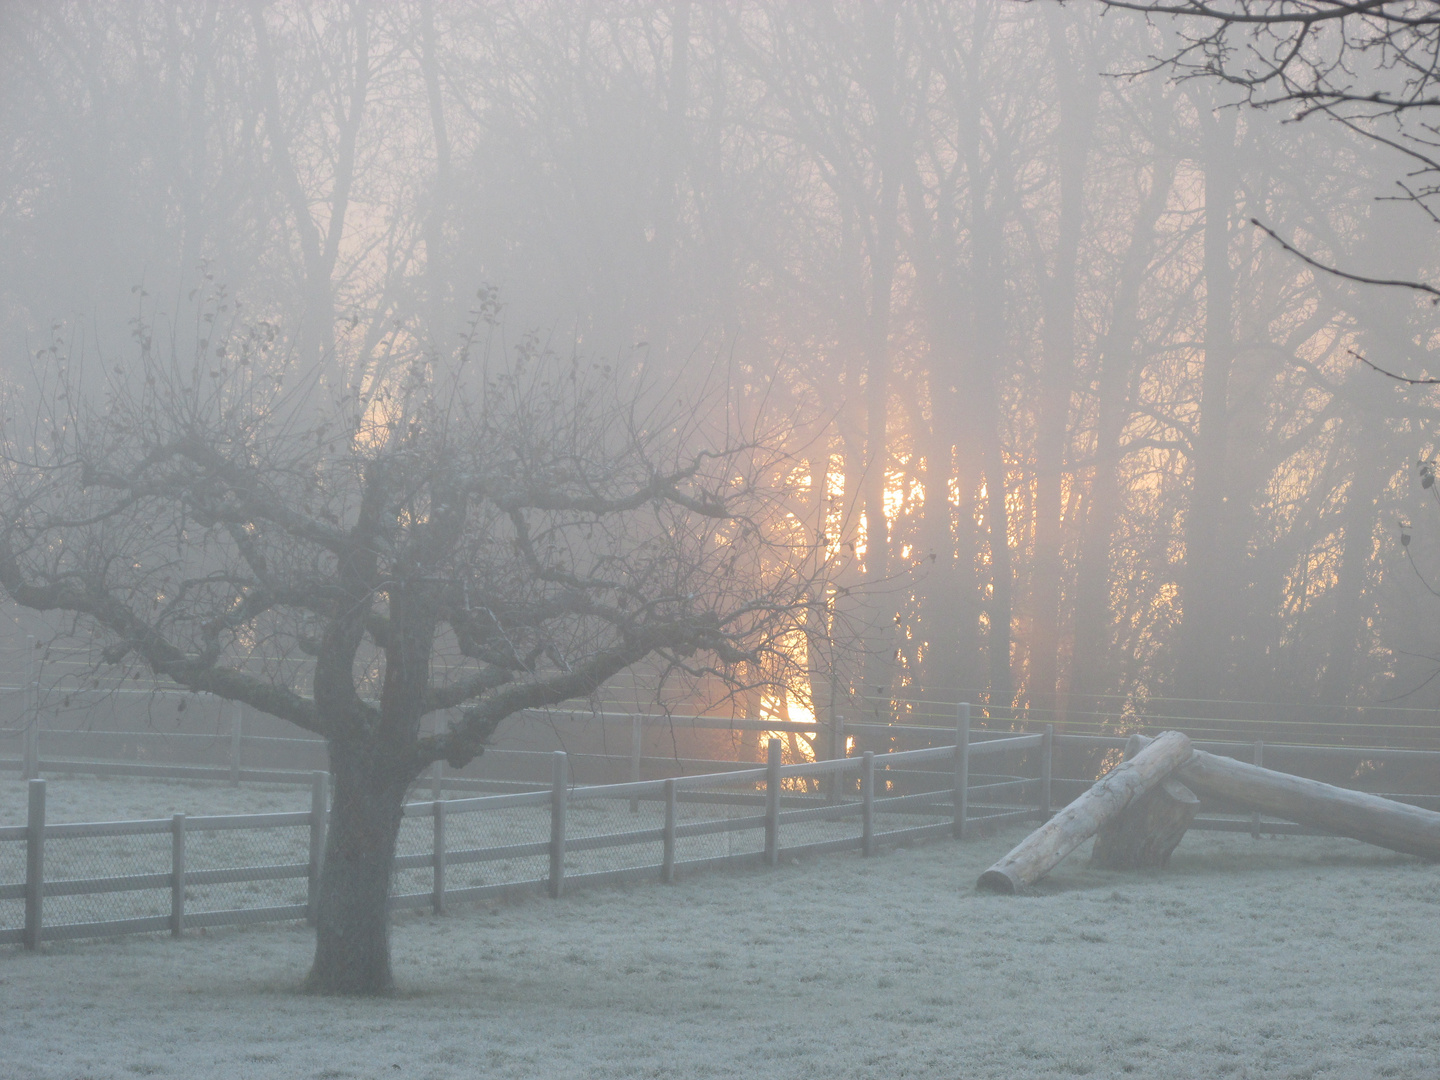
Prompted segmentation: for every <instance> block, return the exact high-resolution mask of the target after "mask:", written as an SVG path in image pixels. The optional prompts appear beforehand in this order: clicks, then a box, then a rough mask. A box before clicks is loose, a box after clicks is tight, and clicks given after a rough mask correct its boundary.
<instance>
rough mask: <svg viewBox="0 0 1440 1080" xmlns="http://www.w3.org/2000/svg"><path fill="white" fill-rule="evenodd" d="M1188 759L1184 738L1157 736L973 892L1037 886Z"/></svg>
mask: <svg viewBox="0 0 1440 1080" xmlns="http://www.w3.org/2000/svg"><path fill="white" fill-rule="evenodd" d="M1190 753H1191V751H1190V740H1189V738H1188V737H1186V736H1185V735H1184V734H1183V733H1182V732H1179V731H1167V732H1165V733H1164V734H1163V735H1160V736H1159V737H1158V738H1156V739H1155V740H1154V741H1153V742H1151V743H1150V744H1149V745H1148V746H1146V747H1145V748H1144V749H1143V750H1141V751H1140V752H1139V753H1138V754H1136V755H1135V757H1133V758H1131V759H1130V760H1128V761H1122V762H1121V763H1120V764H1119V765H1117V766H1115V768H1113V769H1111V770H1110V771H1109V772H1108V773H1106V774H1105V775H1104V776H1103V777H1101V778H1100V779H1099V780H1097V781H1096V782H1095V784H1094V786H1092V787H1091V788H1090V790H1089V791H1087V792H1085V794H1083V795H1081V796H1080V797H1079V798H1078V799H1076V800H1075V801H1074V802H1072V803H1071V804H1070V805H1069V806H1067V807H1065V809H1064V810H1061V811H1060V812H1059V813H1058V814H1056V815H1055V816H1054V817H1053V818H1051V819H1050V820H1049V821H1048V822H1047V823H1046V824H1044V825H1042V826H1041V827H1040V828H1038V829H1036V830H1035V831H1034V832H1033V833H1031V834H1030V835H1029V836H1028V837H1026V838H1025V840H1024V841H1022V842H1021V843H1020V845H1019V846H1018V847H1016V848H1015V850H1013V851H1011V852H1010V853H1009V854H1008V855H1006V856H1005V857H1004V858H1003V859H1001V860H1000V861H999V862H997V863H996V864H995V865H994V866H992V867H990V869H989V870H986V871H985V873H983V874H981V875H980V880H979V881H978V882H977V883H976V887H977V888H980V889H987V890H990V891H993V892H1001V893H1015V892H1017V891H1018V890H1020V889H1021V888H1023V887H1024V886H1026V885H1031V884H1033V883H1035V882H1036V881H1039V880H1040V879H1041V878H1042V877H1044V876H1045V875H1046V874H1048V873H1049V872H1050V871H1051V870H1053V869H1054V868H1055V867H1056V866H1057V865H1058V864H1059V863H1060V860H1061V859H1063V858H1065V856H1066V855H1068V854H1070V852H1072V851H1074V850H1075V849H1076V848H1077V847H1079V846H1080V845H1081V844H1083V843H1084V842H1085V841H1086V840H1088V839H1089V838H1090V837H1092V836H1094V835H1095V834H1096V833H1097V832H1099V831H1100V829H1101V828H1102V827H1103V826H1104V825H1105V823H1106V822H1107V821H1109V820H1110V819H1112V818H1113V817H1115V816H1116V815H1117V814H1119V813H1120V812H1121V811H1122V810H1124V809H1125V808H1126V807H1127V806H1129V805H1130V804H1131V803H1132V802H1133V801H1134V800H1135V799H1137V798H1139V797H1140V796H1141V795H1143V794H1144V793H1145V792H1147V791H1149V790H1150V789H1151V788H1153V787H1154V786H1155V785H1156V784H1159V783H1160V782H1161V781H1162V780H1164V779H1165V778H1166V777H1167V776H1169V775H1170V774H1171V773H1172V772H1173V771H1174V770H1175V769H1176V768H1178V767H1179V766H1181V765H1183V764H1184V763H1185V762H1186V761H1188V760H1189V758H1190Z"/></svg>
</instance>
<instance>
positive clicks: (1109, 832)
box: [1090, 776, 1200, 870]
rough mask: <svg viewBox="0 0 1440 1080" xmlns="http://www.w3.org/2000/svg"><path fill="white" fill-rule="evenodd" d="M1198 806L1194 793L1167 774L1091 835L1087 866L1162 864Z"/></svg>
mask: <svg viewBox="0 0 1440 1080" xmlns="http://www.w3.org/2000/svg"><path fill="white" fill-rule="evenodd" d="M1199 809H1200V800H1199V799H1197V798H1196V797H1195V793H1194V792H1193V791H1191V790H1190V789H1189V788H1187V787H1186V786H1185V785H1184V784H1182V783H1180V781H1179V780H1176V779H1175V777H1174V776H1167V777H1166V778H1165V779H1164V780H1161V781H1160V783H1158V784H1156V785H1155V786H1154V787H1153V788H1151V789H1150V790H1149V791H1147V792H1145V794H1144V795H1141V796H1140V797H1139V798H1138V799H1136V800H1135V801H1134V802H1132V803H1131V804H1130V805H1129V806H1127V807H1126V808H1125V809H1124V810H1122V811H1121V812H1120V813H1119V814H1116V815H1115V816H1114V817H1113V818H1111V819H1110V820H1109V821H1107V822H1106V823H1105V825H1104V827H1102V828H1101V830H1100V831H1099V832H1098V833H1096V834H1095V849H1094V850H1093V851H1092V852H1091V853H1090V863H1091V865H1093V866H1098V867H1100V868H1101V869H1103V870H1138V869H1154V868H1158V867H1162V866H1165V865H1166V864H1167V863H1169V862H1170V854H1171V852H1173V851H1174V850H1175V848H1176V847H1177V846H1179V844H1180V841H1181V839H1182V838H1183V837H1184V836H1185V830H1187V829H1188V828H1190V823H1191V822H1192V821H1194V820H1195V813H1196V811H1198V810H1199Z"/></svg>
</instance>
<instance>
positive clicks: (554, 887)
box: [550, 750, 570, 900]
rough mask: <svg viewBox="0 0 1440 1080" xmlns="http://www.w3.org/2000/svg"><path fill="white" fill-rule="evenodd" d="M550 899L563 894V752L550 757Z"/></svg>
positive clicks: (565, 775)
mask: <svg viewBox="0 0 1440 1080" xmlns="http://www.w3.org/2000/svg"><path fill="white" fill-rule="evenodd" d="M550 762H551V766H550V897H551V899H552V900H558V899H559V898H560V897H561V896H563V895H564V893H565V803H566V802H567V799H568V796H569V794H570V782H569V771H570V770H569V765H568V760H567V758H566V757H565V751H564V750H556V751H555V753H554V754H552V755H551V757H550Z"/></svg>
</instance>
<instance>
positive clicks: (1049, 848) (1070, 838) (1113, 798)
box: [976, 731, 1440, 893]
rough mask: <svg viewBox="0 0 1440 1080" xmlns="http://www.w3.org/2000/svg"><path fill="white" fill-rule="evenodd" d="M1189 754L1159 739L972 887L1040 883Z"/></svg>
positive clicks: (1178, 736)
mask: <svg viewBox="0 0 1440 1080" xmlns="http://www.w3.org/2000/svg"><path fill="white" fill-rule="evenodd" d="M1190 754H1191V750H1190V739H1189V738H1188V737H1187V736H1186V735H1185V734H1184V733H1182V732H1179V731H1167V732H1165V733H1164V734H1163V735H1160V736H1158V737H1157V738H1156V739H1155V740H1154V741H1153V742H1151V743H1150V744H1149V745H1148V746H1146V747H1145V749H1144V750H1142V751H1140V753H1138V754H1136V755H1135V757H1134V758H1132V759H1131V760H1129V761H1122V762H1121V763H1120V764H1119V765H1117V766H1115V768H1113V769H1111V770H1110V771H1109V772H1108V773H1106V774H1105V775H1104V776H1103V777H1101V778H1100V779H1099V780H1097V781H1096V782H1095V784H1094V786H1093V787H1091V788H1090V790H1089V791H1087V792H1085V794H1083V795H1081V796H1080V797H1079V798H1078V799H1076V800H1075V801H1074V802H1072V803H1071V804H1070V805H1069V806H1067V807H1065V809H1064V810H1061V811H1060V813H1058V814H1056V815H1055V816H1054V817H1053V818H1051V819H1050V820H1049V821H1048V822H1047V823H1046V824H1044V825H1042V826H1040V828H1038V829H1036V830H1035V831H1034V832H1033V833H1031V834H1030V835H1029V836H1027V837H1026V838H1025V839H1024V840H1023V841H1022V842H1021V843H1020V845H1019V846H1018V847H1016V848H1015V849H1014V850H1013V851H1011V852H1010V854H1008V855H1006V856H1005V857H1004V858H1003V859H1001V860H1000V861H999V862H997V863H996V864H995V865H994V866H992V867H990V869H989V870H986V871H985V873H983V874H981V875H980V880H979V881H978V882H977V883H976V887H977V888H979V889H988V890H990V891H991V892H1003V893H1016V892H1019V891H1020V889H1021V888H1023V887H1024V886H1026V885H1031V884H1033V883H1034V882H1036V881H1039V880H1040V879H1041V878H1042V877H1044V876H1045V875H1046V874H1048V873H1049V872H1050V871H1051V870H1053V869H1054V868H1055V867H1056V866H1058V865H1059V864H1060V860H1061V859H1063V858H1065V856H1066V855H1069V854H1070V852H1072V851H1074V850H1075V849H1076V848H1077V847H1079V846H1080V845H1081V844H1083V843H1084V842H1085V841H1086V840H1088V839H1090V837H1092V836H1094V835H1095V834H1096V833H1097V832H1099V831H1100V829H1101V827H1102V826H1103V825H1104V824H1105V823H1106V822H1107V821H1109V820H1111V819H1112V818H1114V817H1115V816H1116V815H1118V814H1119V813H1120V812H1121V811H1122V810H1124V809H1125V808H1126V807H1127V806H1129V805H1130V804H1131V803H1133V802H1134V801H1135V800H1136V799H1138V798H1139V797H1140V796H1141V795H1143V794H1144V793H1145V792H1147V791H1149V790H1150V789H1151V788H1152V787H1154V786H1155V785H1156V784H1158V783H1160V781H1162V780H1164V779H1165V778H1166V777H1167V776H1169V775H1170V774H1171V773H1172V772H1174V771H1175V769H1176V768H1177V767H1178V766H1180V765H1183V764H1185V762H1186V761H1187V760H1189V758H1190ZM1437 816H1440V815H1437Z"/></svg>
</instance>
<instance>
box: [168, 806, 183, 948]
mask: <svg viewBox="0 0 1440 1080" xmlns="http://www.w3.org/2000/svg"><path fill="white" fill-rule="evenodd" d="M184 932H185V815H184V814H172V815H171V817H170V936H171V937H179V936H180V935H181V934H183V933H184Z"/></svg>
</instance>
